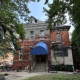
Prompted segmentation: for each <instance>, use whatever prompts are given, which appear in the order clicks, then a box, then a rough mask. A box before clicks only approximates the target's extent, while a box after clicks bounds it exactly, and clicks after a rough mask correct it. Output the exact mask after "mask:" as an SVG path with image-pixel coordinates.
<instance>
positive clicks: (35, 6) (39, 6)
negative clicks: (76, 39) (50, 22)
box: [28, 0, 74, 34]
mask: <svg viewBox="0 0 80 80" xmlns="http://www.w3.org/2000/svg"><path fill="white" fill-rule="evenodd" d="M52 1H53V0H49V3H52ZM44 3H45V0H40V2H30V3H28V8H29V9H30V11H31V13H30V14H29V16H34V17H35V18H36V19H39V20H42V21H45V20H46V18H47V17H46V16H45V13H43V12H42V11H43V7H45V8H47V9H49V8H48V6H47V5H44ZM67 19H68V16H67ZM66 24H67V25H70V26H71V28H70V30H69V34H71V33H72V31H73V30H74V28H73V26H72V25H71V23H70V21H69V20H68V21H67V23H66Z"/></svg>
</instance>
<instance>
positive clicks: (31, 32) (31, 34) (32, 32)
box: [30, 31, 34, 40]
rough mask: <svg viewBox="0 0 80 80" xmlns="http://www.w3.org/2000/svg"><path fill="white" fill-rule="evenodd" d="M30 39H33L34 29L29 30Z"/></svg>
mask: <svg viewBox="0 0 80 80" xmlns="http://www.w3.org/2000/svg"><path fill="white" fill-rule="evenodd" d="M30 36H31V40H34V31H30Z"/></svg>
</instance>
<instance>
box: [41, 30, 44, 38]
mask: <svg viewBox="0 0 80 80" xmlns="http://www.w3.org/2000/svg"><path fill="white" fill-rule="evenodd" d="M40 38H41V39H44V30H40Z"/></svg>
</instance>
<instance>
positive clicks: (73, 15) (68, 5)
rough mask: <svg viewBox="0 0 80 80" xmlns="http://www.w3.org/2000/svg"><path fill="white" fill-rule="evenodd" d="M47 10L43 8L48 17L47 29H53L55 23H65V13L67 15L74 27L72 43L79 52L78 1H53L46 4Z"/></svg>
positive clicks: (79, 25)
mask: <svg viewBox="0 0 80 80" xmlns="http://www.w3.org/2000/svg"><path fill="white" fill-rule="evenodd" d="M48 7H49V10H47V9H45V8H44V12H46V15H47V16H48V19H47V21H46V22H47V23H48V29H50V28H52V27H54V25H55V24H56V23H60V24H64V23H65V22H66V17H65V13H68V14H69V19H70V21H71V23H72V24H73V25H74V27H75V31H74V32H73V34H72V40H71V41H72V42H71V43H74V44H76V45H77V48H78V50H79V52H80V18H79V16H80V0H65V1H64V0H53V3H52V4H48Z"/></svg>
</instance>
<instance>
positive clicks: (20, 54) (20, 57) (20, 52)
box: [19, 49, 22, 60]
mask: <svg viewBox="0 0 80 80" xmlns="http://www.w3.org/2000/svg"><path fill="white" fill-rule="evenodd" d="M19 60H22V49H21V50H20V51H19Z"/></svg>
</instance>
